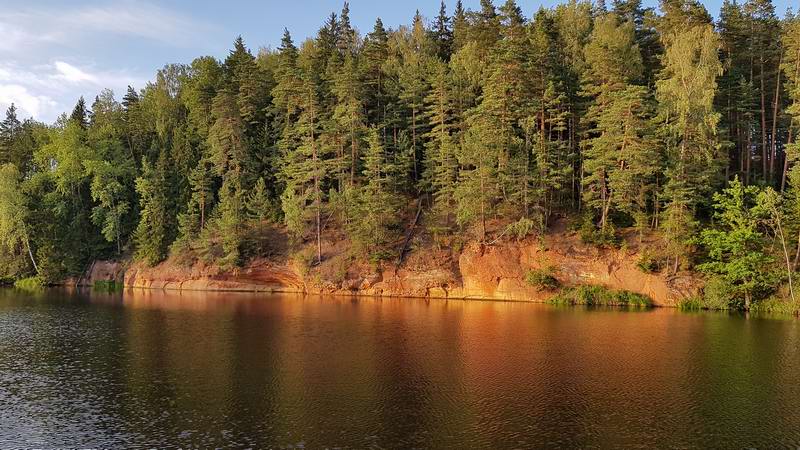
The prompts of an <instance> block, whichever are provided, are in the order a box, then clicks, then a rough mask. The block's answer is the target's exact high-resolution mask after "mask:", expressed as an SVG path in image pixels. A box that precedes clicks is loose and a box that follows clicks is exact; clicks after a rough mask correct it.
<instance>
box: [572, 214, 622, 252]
mask: <svg viewBox="0 0 800 450" xmlns="http://www.w3.org/2000/svg"><path fill="white" fill-rule="evenodd" d="M578 233H579V235H580V237H581V241H582V242H583V243H584V244H590V245H594V246H595V247H598V248H617V247H619V245H620V239H619V237H618V236H617V231H616V229H615V228H614V225H613V224H612V223H610V222H609V223H607V224H606V226H605V227H603V228H600V229H598V228H597V227H596V226H595V224H594V222H593V221H592V218H591V216H584V218H583V223H582V225H581V227H580V230H579V231H578Z"/></svg>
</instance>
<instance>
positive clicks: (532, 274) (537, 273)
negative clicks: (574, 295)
mask: <svg viewBox="0 0 800 450" xmlns="http://www.w3.org/2000/svg"><path fill="white" fill-rule="evenodd" d="M525 282H527V283H528V284H530V285H531V286H533V287H535V288H537V289H539V290H545V291H552V290H555V289H558V288H559V287H560V286H561V282H559V281H558V278H556V277H555V267H553V266H546V267H542V268H540V269H531V270H528V272H527V273H526V274H525Z"/></svg>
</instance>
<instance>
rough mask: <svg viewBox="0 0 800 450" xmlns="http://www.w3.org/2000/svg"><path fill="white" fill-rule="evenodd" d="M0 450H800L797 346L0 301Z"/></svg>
mask: <svg viewBox="0 0 800 450" xmlns="http://www.w3.org/2000/svg"><path fill="white" fill-rule="evenodd" d="M0 405H2V407H0V448H9V447H24V448H30V447H37V448H54V447H62V448H63V447H84V448H86V447H114V448H122V447H125V448H136V447H158V448H178V447H183V448H186V447H194V448H209V447H236V448H247V447H253V448H313V449H316V448H487V449H489V448H492V449H494V448H530V447H537V448H542V447H553V448H555V447H561V448H563V447H568V448H575V447H602V448H619V447H639V448H653V447H659V448H675V447H679V448H696V447H704V448H708V447H716V448H719V447H735V448H744V447H761V448H765V447H770V448H774V447H797V446H800V326H798V321H797V320H795V319H791V318H783V319H780V318H756V317H745V316H743V315H740V314H727V313H710V312H703V313H684V312H680V311H677V310H670V309H650V310H624V309H587V308H581V307H569V308H565V307H553V306H547V305H536V304H529V303H505V302H480V301H444V300H431V301H426V300H418V299H372V298H358V299H353V298H342V297H322V298H321V297H301V296H291V295H284V296H278V295H264V294H258V295H257V294H240V293H182V294H181V293H164V292H157V291H131V292H126V293H125V294H124V295H123V294H102V293H96V292H94V293H69V292H66V291H61V290H48V291H44V292H40V293H33V294H25V293H22V292H20V291H16V290H11V289H6V290H0Z"/></svg>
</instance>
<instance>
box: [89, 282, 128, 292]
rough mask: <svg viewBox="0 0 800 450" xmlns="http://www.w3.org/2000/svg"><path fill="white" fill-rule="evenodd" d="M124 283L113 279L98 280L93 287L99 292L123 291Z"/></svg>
mask: <svg viewBox="0 0 800 450" xmlns="http://www.w3.org/2000/svg"><path fill="white" fill-rule="evenodd" d="M123 288H124V285H123V284H122V283H117V282H116V281H112V280H97V281H95V282H94V285H93V286H92V289H94V290H95V291H99V292H109V293H111V292H122V290H123Z"/></svg>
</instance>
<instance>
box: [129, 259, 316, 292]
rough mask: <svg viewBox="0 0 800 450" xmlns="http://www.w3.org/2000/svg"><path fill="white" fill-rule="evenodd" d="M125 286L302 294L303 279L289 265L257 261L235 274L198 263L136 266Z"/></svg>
mask: <svg viewBox="0 0 800 450" xmlns="http://www.w3.org/2000/svg"><path fill="white" fill-rule="evenodd" d="M125 286H126V287H132V288H147V289H176V290H195V291H204V290H212V291H213V290H219V291H263V292H303V291H304V284H303V281H302V280H301V278H300V277H299V276H298V275H297V274H296V273H295V272H294V271H292V270H291V269H290V268H289V267H288V266H286V265H275V264H272V263H269V262H266V261H263V260H256V261H253V262H252V263H251V264H249V265H248V266H247V267H244V268H242V269H239V270H237V271H235V272H222V271H220V270H219V268H218V267H214V266H206V265H204V264H202V263H196V264H194V265H193V266H191V267H181V266H178V265H173V264H170V263H162V264H159V265H158V266H155V267H145V266H143V265H138V264H137V265H134V266H133V267H131V268H130V269H129V270H128V271H126V272H125Z"/></svg>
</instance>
